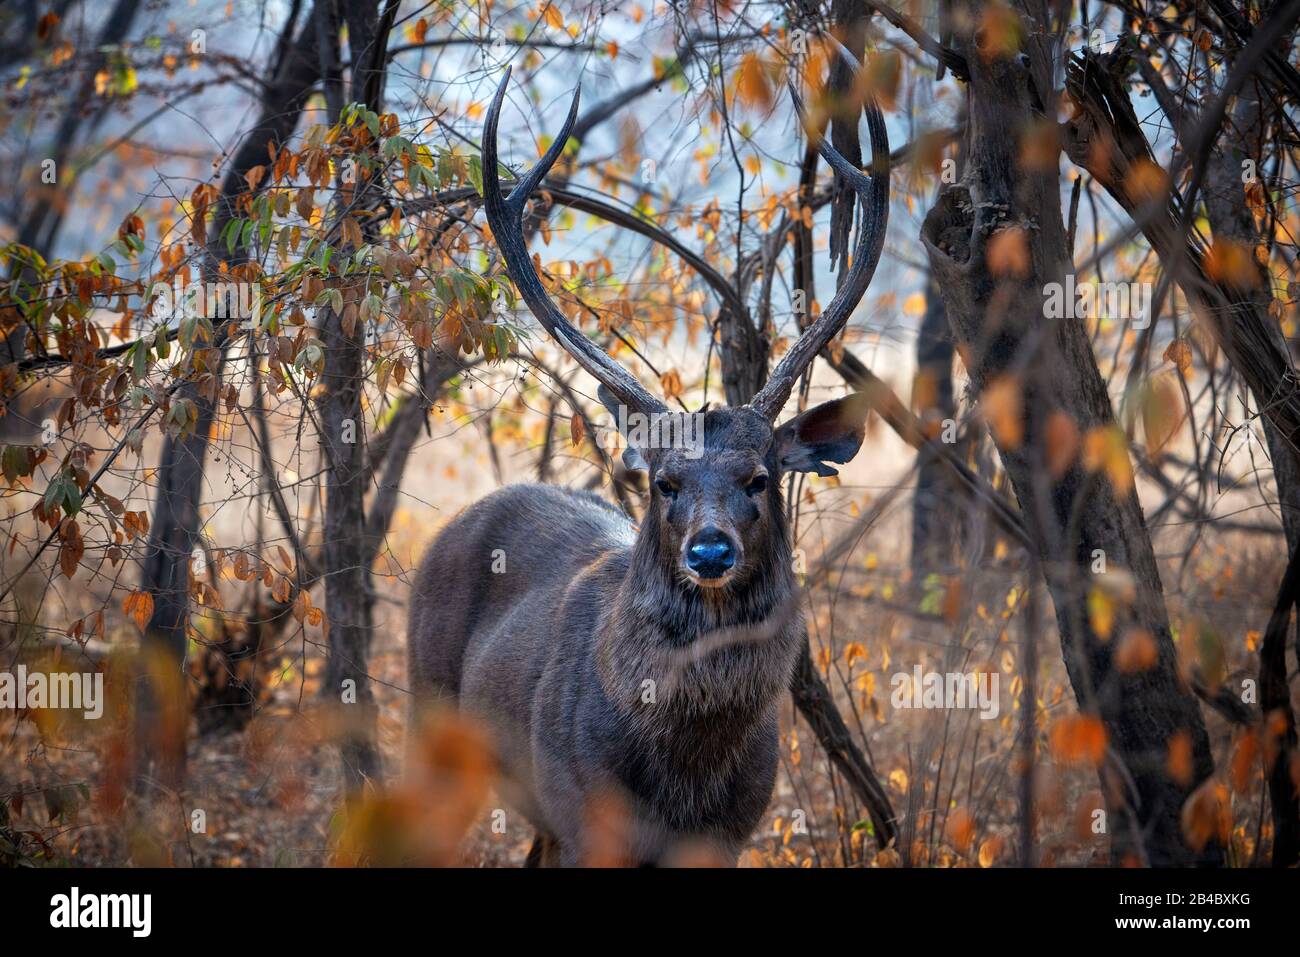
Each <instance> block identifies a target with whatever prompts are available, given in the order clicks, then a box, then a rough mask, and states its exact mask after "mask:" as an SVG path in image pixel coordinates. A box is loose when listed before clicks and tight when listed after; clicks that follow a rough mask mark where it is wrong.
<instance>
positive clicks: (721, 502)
mask: <svg viewBox="0 0 1300 957" xmlns="http://www.w3.org/2000/svg"><path fill="white" fill-rule="evenodd" d="M841 53H842V55H844V56H846V57H848V58H850V59H851V56H850V55H849V54H848V53H847V51H844V50H843V48H842V47H841ZM853 62H856V61H853ZM509 80H510V70H509V68H507V69H506V74H505V76H504V77H503V78H502V80H501V84H500V86H499V87H498V88H497V92H496V96H495V97H494V98H493V100H492V106H491V108H490V109H489V110H488V114H487V121H486V123H485V124H484V130H483V205H484V208H485V210H486V212H487V220H488V223H489V225H490V226H491V227H492V234H493V236H494V237H495V238H496V242H497V245H498V247H499V248H500V250H501V256H502V259H503V260H504V262H505V267H506V270H507V272H508V273H509V275H510V278H511V279H512V280H513V281H514V283H515V285H516V287H518V289H519V292H520V295H521V296H522V297H523V299H524V302H525V303H527V305H528V307H529V309H530V310H531V311H532V313H533V315H534V316H536V317H537V320H538V322H540V323H541V325H542V327H543V328H544V329H546V331H547V332H548V333H549V334H550V335H551V336H552V337H553V338H554V339H555V340H556V342H558V343H559V344H560V346H561V347H562V348H564V349H565V351H567V352H568V353H569V354H570V355H571V356H573V358H574V359H575V360H576V361H577V362H578V364H579V365H580V366H582V368H583V369H585V370H586V371H587V372H589V373H590V374H591V375H592V376H593V377H594V378H595V379H596V380H597V381H598V382H599V383H600V388H599V391H598V394H599V396H600V399H601V402H602V404H604V405H605V407H606V408H607V409H608V410H609V411H610V413H611V414H612V415H614V417H615V419H616V420H617V421H619V422H620V423H623V422H627V421H629V420H630V419H632V418H633V417H637V418H639V419H641V420H642V421H648V422H650V423H651V424H652V426H653V427H652V428H649V429H643V430H641V433H640V434H641V435H642V436H643V438H641V439H640V440H639V441H637V442H635V443H633V444H629V447H628V449H627V451H626V452H625V453H624V462H625V464H627V465H628V467H629V468H632V469H645V470H647V471H648V472H649V478H650V489H651V492H650V495H651V502H650V506H649V509H648V510H647V513H646V516H645V520H644V521H643V523H642V532H641V534H642V537H646V536H651V537H653V538H654V539H655V540H656V541H657V546H658V548H657V551H658V553H659V554H660V555H662V556H664V557H665V559H667V558H668V557H669V556H671V557H672V558H671V560H672V561H673V562H674V572H675V574H676V575H677V576H678V577H679V578H680V579H682V580H684V581H685V582H689V583H690V584H693V585H695V586H698V587H700V588H702V589H706V590H711V589H721V588H726V587H728V586H738V585H740V584H742V583H744V582H746V581H748V580H749V579H751V578H752V577H753V576H754V574H755V571H756V569H758V568H760V567H761V566H762V564H763V562H765V561H770V559H771V557H772V555H773V552H774V551H776V552H778V553H779V552H787V553H788V550H789V544H788V541H787V535H786V531H785V523H784V508H783V503H782V498H781V492H780V479H781V477H782V475H784V474H785V473H788V472H813V473H816V474H818V475H835V474H836V469H835V468H834V467H833V464H832V463H844V462H848V461H849V460H850V459H852V458H853V456H854V455H855V454H856V453H857V451H858V449H859V447H860V446H861V444H862V439H863V434H864V429H865V423H866V418H867V413H868V411H869V409H868V404H867V401H866V398H865V397H864V396H862V395H852V396H848V397H846V398H843V399H838V400H836V401H833V402H827V403H825V404H824V405H820V406H817V407H815V408H813V409H810V410H808V411H806V412H804V413H802V414H801V415H798V416H796V417H795V418H793V419H791V420H789V421H787V422H785V423H784V424H782V425H780V426H776V425H775V421H776V418H777V416H778V415H779V414H780V412H781V409H782V408H783V407H784V406H785V403H786V401H787V400H788V399H789V397H790V393H791V392H792V391H793V389H794V387H795V384H796V383H797V382H798V380H799V378H800V376H802V375H803V374H804V372H805V371H806V370H807V369H808V367H809V365H810V364H811V363H812V361H813V359H814V358H815V357H816V356H817V355H818V354H819V353H821V352H822V350H823V349H825V348H826V347H827V345H828V344H829V343H830V342H831V341H832V340H833V339H834V338H835V336H837V335H838V334H839V333H840V332H841V330H843V328H844V326H845V324H846V323H847V322H848V319H849V316H850V314H851V313H852V312H853V310H854V308H855V307H856V306H857V304H858V302H859V301H860V300H861V298H862V296H863V295H864V294H865V293H866V290H867V287H868V285H869V284H870V282H871V277H872V275H873V274H874V272H875V269H876V265H877V263H878V262H879V261H880V254H881V251H882V249H883V247H884V238H885V226H886V222H887V217H888V210H889V142H888V138H887V135H886V132H885V123H884V118H883V116H882V115H881V113H880V109H879V107H878V106H877V105H876V104H875V103H874V102H868V103H867V104H866V108H865V112H866V116H867V128H868V132H869V134H870V138H871V147H872V173H871V175H867V174H865V173H863V172H862V171H861V170H859V169H858V168H857V167H855V166H854V165H853V164H852V163H850V162H848V160H846V159H845V158H844V157H843V156H841V155H840V154H839V153H838V152H837V151H836V150H835V149H834V148H833V147H832V146H831V145H830V143H829V141H828V140H827V139H826V138H825V137H820V136H819V137H818V139H819V144H818V149H819V151H820V153H821V155H822V157H823V158H825V160H826V162H827V163H829V164H830V166H831V167H832V168H833V169H834V170H835V171H836V172H837V173H839V174H840V175H841V177H843V179H844V180H845V181H847V182H848V184H849V185H850V186H851V188H852V189H853V190H854V191H855V192H856V193H857V196H858V200H859V203H860V206H861V209H862V214H861V215H862V220H861V223H860V225H859V228H858V233H857V243H856V245H855V247H854V249H853V252H852V258H851V266H850V269H849V271H848V274H847V276H846V278H845V281H844V282H843V284H842V285H841V286H840V289H839V290H838V291H837V292H836V294H835V298H834V299H833V300H832V301H831V302H830V304H829V305H828V306H827V307H826V309H825V311H824V312H822V314H821V315H820V316H818V317H817V318H816V319H815V320H813V321H812V322H811V323H810V324H809V325H808V326H807V327H806V328H805V329H804V331H803V333H802V334H801V336H800V338H799V340H798V341H797V342H796V343H795V344H794V345H793V346H792V347H791V348H790V349H789V351H787V352H786V354H785V355H784V356H783V357H782V358H781V361H780V362H779V363H778V364H777V366H776V368H775V369H774V370H773V371H772V374H771V376H770V377H769V380H768V382H767V384H766V385H765V386H763V388H762V389H761V390H760V391H759V392H758V394H757V395H755V396H754V398H753V400H752V401H751V402H750V403H749V404H747V405H744V406H741V407H739V408H724V409H716V410H713V411H709V412H707V413H704V412H700V413H676V414H674V413H671V412H670V411H669V410H668V408H667V406H666V405H664V403H663V402H661V401H659V400H658V399H657V398H655V397H654V396H652V395H651V394H650V393H649V392H648V391H647V390H646V389H645V388H644V387H643V386H642V385H641V384H640V383H639V382H638V381H637V380H636V378H635V377H634V376H632V375H631V374H630V373H628V372H627V370H625V369H624V368H622V366H620V365H619V364H618V363H617V362H616V361H615V360H614V359H613V357H611V356H610V355H609V354H608V353H606V352H605V351H604V350H603V349H601V348H600V347H599V346H597V345H596V344H595V343H594V342H592V341H591V340H590V339H589V338H587V337H586V336H585V335H584V334H583V333H582V332H581V331H579V330H578V329H576V328H574V327H573V326H572V325H571V324H570V323H569V321H568V320H567V319H566V318H565V317H564V315H563V313H562V312H561V311H560V309H559V308H558V307H557V306H556V305H555V303H554V302H553V301H552V300H551V298H550V296H549V295H548V294H547V292H546V290H545V288H544V287H543V285H542V282H541V280H540V278H539V277H538V275H537V272H536V271H535V269H534V266H533V261H532V259H531V257H530V256H529V255H528V251H527V248H526V245H525V239H524V229H523V216H524V210H525V206H526V205H527V203H528V200H529V198H530V196H531V195H532V193H533V191H534V190H535V189H537V187H538V186H539V185H540V184H541V182H542V180H543V178H544V177H545V176H546V174H547V173H548V172H549V171H550V169H551V166H552V165H553V164H554V163H555V161H556V160H557V159H558V158H559V156H560V153H561V152H562V151H563V149H564V147H565V144H566V143H567V142H568V139H569V134H570V132H571V131H572V129H573V126H574V123H575V121H576V119H577V115H578V101H579V94H578V93H577V92H575V93H574V96H573V104H572V106H570V108H569V115H568V117H567V119H566V120H565V122H564V126H563V128H562V129H561V130H560V134H559V136H557V137H556V138H555V141H554V142H553V143H552V144H551V147H550V149H548V150H547V151H546V154H545V155H544V156H543V157H542V158H541V160H539V161H538V163H537V165H536V166H534V167H533V168H532V169H531V170H529V171H528V172H527V173H525V174H524V175H523V176H521V177H520V178H519V180H518V182H517V183H516V185H515V186H514V188H513V189H512V190H511V191H510V194H509V195H507V196H503V195H502V193H501V188H500V182H499V176H498V162H497V123H498V120H499V118H500V115H501V106H502V103H503V101H504V99H505V94H506V88H507V84H508V83H509ZM790 95H791V98H792V99H793V101H794V104H795V108H796V110H797V111H798V113H799V116H800V119H801V121H803V122H804V123H805V127H807V122H806V119H805V118H804V113H803V106H802V103H801V101H800V99H799V96H798V94H797V93H796V92H795V90H794V88H793V87H791V88H790ZM810 134H811V135H817V134H816V132H815V131H811V130H810ZM692 415H694V416H696V417H697V419H696V420H695V421H694V422H693V421H691V419H690V416H692ZM646 435H649V436H651V437H652V438H653V439H654V440H650V441H647V440H646V439H645V438H644V436H646ZM690 437H694V441H690V440H689V439H690Z"/></svg>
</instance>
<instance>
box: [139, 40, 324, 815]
mask: <svg viewBox="0 0 1300 957" xmlns="http://www.w3.org/2000/svg"><path fill="white" fill-rule="evenodd" d="M310 26H311V24H310V21H309V22H308V27H309V29H308V30H305V31H303V33H302V34H300V36H299V38H298V40H297V42H295V43H294V44H293V45H292V46H291V47H289V48H288V49H287V51H286V55H285V57H284V59H283V60H282V61H281V62H280V63H279V65H278V67H277V69H276V74H275V78H274V80H273V81H272V83H271V86H270V88H269V89H268V90H267V93H266V97H265V99H264V101H263V110H262V115H261V117H260V118H259V120H258V122H257V125H256V126H254V127H253V129H252V130H251V131H250V132H249V133H248V135H246V136H245V137H244V140H243V142H242V144H241V145H240V147H239V151H238V152H237V153H236V154H235V158H234V161H233V162H232V163H231V167H230V171H229V173H228V174H227V175H226V178H225V181H224V182H223V183H222V190H221V198H220V201H219V204H218V206H217V215H216V218H215V221H214V223H213V224H212V226H211V227H210V228H209V230H208V235H209V236H213V237H220V235H221V231H222V229H223V228H224V226H225V224H226V222H228V221H229V219H230V218H231V217H232V216H233V215H234V214H235V213H234V211H235V198H236V197H237V196H238V195H239V194H240V193H241V192H243V191H244V190H245V189H246V188H247V183H246V180H245V179H244V174H245V173H247V172H248V170H250V169H252V168H253V167H254V166H257V165H259V164H260V163H264V162H265V161H266V155H267V152H266V146H267V142H268V141H270V142H274V143H276V144H277V145H278V144H280V143H283V142H284V141H285V140H287V139H288V138H289V136H290V134H291V133H292V132H293V130H294V128H295V127H296V126H297V125H298V117H299V115H300V114H301V112H302V109H303V107H304V105H305V104H306V102H307V97H308V95H309V94H310V92H311V88H312V86H313V85H314V84H315V83H316V80H317V79H318V76H319V70H318V68H317V63H318V60H317V57H316V44H315V35H314V32H312V31H311V30H310ZM308 36H310V37H311V39H310V42H309V41H308V39H307V37H308ZM220 260H221V251H220V250H218V248H217V241H216V239H214V240H213V241H212V242H211V243H209V246H208V248H207V249H206V250H205V251H204V263H203V272H204V276H205V278H212V277H213V276H215V275H216V274H217V263H218V262H219V261H220ZM224 344H225V326H224V325H223V326H221V327H219V328H218V329H217V343H216V344H215V345H214V349H217V350H219V351H220V354H221V355H222V357H223V358H222V360H221V361H222V362H224V355H225V348H224ZM220 366H221V363H220V362H219V363H217V366H216V369H217V371H216V375H217V377H218V380H219V379H220ZM174 398H175V399H181V398H186V399H189V400H190V401H192V402H194V403H195V404H196V406H197V408H198V413H199V414H198V422H197V424H196V426H195V428H194V430H193V431H192V432H189V433H187V434H185V435H181V436H174V437H173V436H168V438H167V439H166V440H165V441H164V442H163V448H162V453H161V455H160V457H159V465H158V472H157V482H158V486H157V495H156V498H155V500H154V512H153V518H152V520H151V522H150V526H149V543H148V548H147V551H146V553H145V560H144V566H143V568H142V569H141V575H140V587H141V589H142V590H144V591H147V592H149V593H150V594H151V595H152V597H153V603H154V610H153V616H152V618H151V619H150V621H149V623H148V625H147V626H146V628H145V633H144V640H143V642H142V644H141V656H140V657H141V668H142V672H141V675H140V679H139V681H138V682H137V686H136V687H137V700H136V713H135V757H134V770H133V780H134V784H135V787H136V789H137V790H140V791H143V790H144V788H145V787H146V785H147V784H148V783H149V781H150V779H151V778H154V777H156V778H157V779H158V780H160V781H161V782H162V783H164V784H166V785H167V786H169V787H175V786H176V785H178V784H179V783H180V782H181V781H182V780H183V778H184V773H185V731H186V725H187V724H188V721H189V709H188V705H187V702H186V688H185V685H184V683H183V680H182V679H183V670H184V667H185V649H186V642H187V641H188V629H189V569H190V560H191V552H192V550H193V548H194V545H195V542H196V537H197V533H198V526H199V510H198V503H199V501H200V499H201V498H202V491H203V489H202V486H203V463H204V459H205V458H206V457H207V449H208V438H209V432H210V431H211V427H212V419H213V415H214V412H215V404H214V403H213V402H212V401H211V400H210V399H209V398H206V397H205V396H204V395H200V394H199V389H198V385H197V383H196V382H194V381H189V382H186V383H185V384H184V385H183V386H181V388H180V389H178V390H177V392H176V396H175V397H174Z"/></svg>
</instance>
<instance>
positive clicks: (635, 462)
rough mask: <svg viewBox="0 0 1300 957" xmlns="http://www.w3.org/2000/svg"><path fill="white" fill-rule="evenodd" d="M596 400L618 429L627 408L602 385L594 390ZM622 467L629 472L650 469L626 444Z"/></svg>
mask: <svg viewBox="0 0 1300 957" xmlns="http://www.w3.org/2000/svg"><path fill="white" fill-rule="evenodd" d="M596 398H597V399H599V400H600V404H601V405H603V406H604V407H605V411H607V412H608V413H609V414H610V415H612V416H613V417H614V427H615V428H618V427H619V426H620V425H621V424H622V423H623V422H624V421H626V416H627V407H626V406H624V405H623V403H621V402H619V401H618V399H617V398H616V397H615V395H614V393H612V392H610V391H609V390H608V389H606V388H605V387H604V386H603V385H602V386H598V387H597V389H596ZM620 410H621V411H622V415H621V416H620V414H619V412H620ZM623 438H624V439H626V438H627V436H624V437H623ZM623 466H624V468H626V469H627V470H628V471H629V472H645V471H648V470H649V469H650V466H648V465H647V464H646V461H645V459H644V458H642V456H641V453H640V451H638V450H637V448H636V447H635V446H634V445H632V444H631V443H628V446H627V447H626V448H625V449H623Z"/></svg>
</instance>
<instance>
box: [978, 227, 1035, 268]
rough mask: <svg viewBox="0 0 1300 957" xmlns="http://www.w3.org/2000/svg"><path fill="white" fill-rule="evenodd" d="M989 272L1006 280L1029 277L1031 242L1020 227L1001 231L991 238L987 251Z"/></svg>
mask: <svg viewBox="0 0 1300 957" xmlns="http://www.w3.org/2000/svg"><path fill="white" fill-rule="evenodd" d="M985 258H986V259H987V260H988V265H989V272H990V273H991V274H992V275H994V276H1000V277H1004V278H1014V279H1024V278H1025V277H1026V276H1028V275H1029V269H1030V259H1029V242H1028V240H1027V239H1026V238H1025V231H1024V230H1023V229H1021V228H1019V227H1018V226H1010V227H1007V228H1006V229H999V230H998V231H997V232H996V233H994V234H993V235H992V236H990V237H989V243H988V248H987V249H986V250H985Z"/></svg>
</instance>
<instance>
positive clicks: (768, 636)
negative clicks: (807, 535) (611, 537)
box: [596, 520, 801, 730]
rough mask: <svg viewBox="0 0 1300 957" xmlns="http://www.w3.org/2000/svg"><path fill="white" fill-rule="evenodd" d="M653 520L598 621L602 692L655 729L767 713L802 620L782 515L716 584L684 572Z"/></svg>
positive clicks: (793, 650)
mask: <svg viewBox="0 0 1300 957" xmlns="http://www.w3.org/2000/svg"><path fill="white" fill-rule="evenodd" d="M655 526H656V523H655V522H654V521H653V520H648V521H647V522H645V523H644V524H643V525H642V528H641V532H640V534H639V535H638V537H637V541H636V544H635V545H634V546H633V548H632V555H631V560H630V562H629V564H628V570H627V573H626V575H625V576H624V578H623V581H622V582H621V583H620V585H619V588H618V591H617V593H616V595H615V599H614V601H613V603H612V604H611V606H610V608H609V610H608V611H607V612H606V613H605V614H604V615H602V616H601V620H600V623H599V625H598V631H597V636H596V660H597V669H598V671H599V673H600V678H601V683H602V685H603V686H604V688H605V691H606V693H607V694H608V695H609V697H610V699H611V700H612V701H613V702H614V704H615V705H616V707H618V708H619V710H620V711H622V712H624V713H625V714H627V715H629V716H633V717H634V719H635V720H636V721H637V722H638V723H642V724H649V725H653V726H654V730H665V728H664V726H665V725H666V724H675V723H681V722H690V723H694V724H695V726H696V727H698V722H699V721H700V720H701V719H704V718H711V719H716V718H718V717H720V716H728V717H731V718H736V719H740V718H743V717H744V716H746V715H749V716H753V717H754V718H755V719H757V718H758V717H761V716H763V715H765V714H766V713H767V711H768V710H769V709H770V705H771V704H772V702H774V701H775V700H776V698H777V697H778V696H779V695H780V694H781V693H782V692H783V690H784V689H785V687H786V686H787V684H788V679H789V674H790V668H791V667H793V663H794V657H795V653H796V650H797V647H798V646H797V640H798V636H799V634H800V629H801V621H800V617H799V608H798V603H797V594H796V591H795V587H794V576H793V572H792V569H791V555H790V544H789V536H788V533H787V531H786V527H785V524H784V522H783V521H779V522H774V523H773V527H772V529H771V533H770V541H769V542H767V543H766V546H765V547H764V548H762V549H761V555H760V559H759V561H758V562H757V563H756V564H754V565H753V566H752V567H751V568H750V569H749V573H748V574H747V575H746V576H745V577H744V578H743V579H741V580H739V581H736V582H734V583H731V584H729V585H727V586H724V587H722V588H716V589H712V588H700V587H698V586H696V585H693V584H691V583H689V582H687V581H684V580H683V579H682V576H681V575H680V574H679V573H678V571H677V568H676V556H669V555H665V554H663V549H662V548H661V546H660V539H659V535H658V530H657V528H656V527H655Z"/></svg>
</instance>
